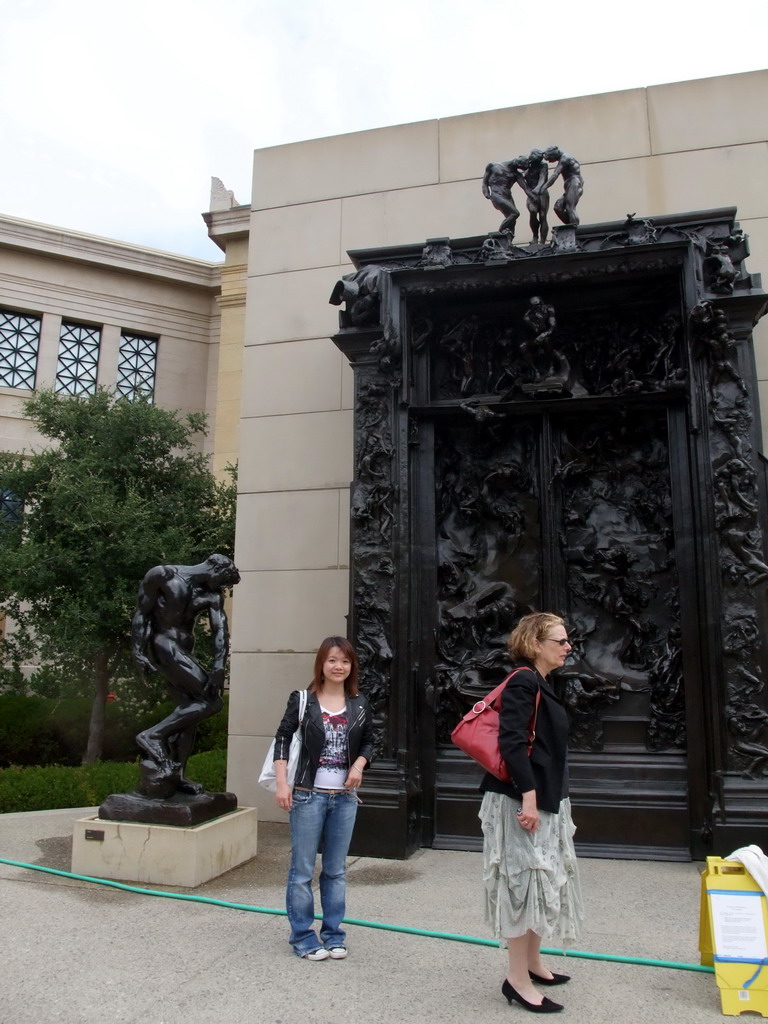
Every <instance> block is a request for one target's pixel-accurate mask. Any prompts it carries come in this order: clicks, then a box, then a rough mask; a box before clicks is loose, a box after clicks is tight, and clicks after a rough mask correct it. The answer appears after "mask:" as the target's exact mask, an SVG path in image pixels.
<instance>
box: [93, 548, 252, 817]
mask: <svg viewBox="0 0 768 1024" xmlns="http://www.w3.org/2000/svg"><path fill="white" fill-rule="evenodd" d="M239 581H240V573H239V572H238V571H237V568H236V566H235V564H234V562H232V560H231V559H230V558H227V557H226V556H225V555H218V554H214V555H211V556H210V557H209V558H207V559H206V560H205V561H204V562H201V563H200V564H198V565H156V566H154V568H152V569H150V570H149V572H148V573H147V574H146V576H145V577H144V579H143V581H142V583H141V586H140V587H139V603H138V607H137V609H136V612H135V613H134V616H133V625H132V652H133V657H134V661H135V662H136V664H137V665H138V667H139V669H140V670H141V672H142V673H144V674H147V673H150V672H160V673H162V675H163V676H164V677H165V680H166V683H167V685H168V689H169V691H170V693H171V696H172V697H173V698H174V700H176V701H178V704H177V706H176V708H174V710H173V711H172V712H171V713H170V714H169V715H166V717H165V718H163V719H162V720H161V721H159V722H158V723H157V724H156V725H153V726H151V727H150V728H149V729H145V730H144V731H143V732H140V733H139V734H138V736H137V737H136V743H137V744H138V746H139V747H140V748H141V749H142V751H143V752H144V753H145V754H146V755H147V757H146V758H145V759H144V760H143V761H142V762H141V765H140V779H139V785H138V787H137V791H136V792H134V793H123V794H112V795H111V796H109V797H107V799H106V800H105V801H104V803H103V804H102V805H101V807H100V808H99V817H100V818H107V819H110V820H113V821H143V822H149V823H152V824H164V825H196V824H200V823H201V822H203V821H208V820H210V819H211V818H215V817H218V816H219V815H221V814H226V813H227V812H228V811H232V810H235V808H236V806H237V798H236V797H235V796H234V794H232V793H206V792H205V791H204V788H203V786H202V785H200V784H199V783H196V782H193V781H192V780H190V779H188V778H187V777H186V774H185V768H186V764H187V759H188V758H189V755H190V754H191V753H192V747H193V745H194V741H195V731H196V729H197V726H198V724H199V723H200V722H202V721H204V720H205V719H206V718H210V717H211V716H212V715H215V714H217V713H218V712H219V711H221V708H222V706H223V705H222V698H221V692H222V689H223V685H224V670H225V666H226V659H227V654H228V647H229V633H228V628H227V617H226V614H225V612H224V591H225V589H226V588H228V587H232V586H234V585H235V584H236V583H239ZM203 612H207V613H208V622H209V626H210V630H211V638H212V641H213V650H214V660H213V666H212V668H211V670H210V672H207V671H206V670H205V669H204V668H203V667H202V666H201V665H200V664H199V663H198V662H197V661H196V660H195V658H194V657H193V650H194V646H195V639H194V628H195V622H196V620H197V618H198V616H199V615H200V614H202V613H203Z"/></svg>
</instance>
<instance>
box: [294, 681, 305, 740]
mask: <svg viewBox="0 0 768 1024" xmlns="http://www.w3.org/2000/svg"><path fill="white" fill-rule="evenodd" d="M306 710H307V691H306V690H299V724H298V726H297V727H296V731H297V732H298V734H299V737H301V730H302V727H303V725H304V714H305V713H306Z"/></svg>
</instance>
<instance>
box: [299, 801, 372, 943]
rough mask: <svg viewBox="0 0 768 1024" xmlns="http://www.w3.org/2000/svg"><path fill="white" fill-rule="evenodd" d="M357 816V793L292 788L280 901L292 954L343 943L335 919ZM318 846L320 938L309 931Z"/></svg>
mask: <svg viewBox="0 0 768 1024" xmlns="http://www.w3.org/2000/svg"><path fill="white" fill-rule="evenodd" d="M356 816H357V794H356V793H351V792H347V791H346V790H343V791H341V792H339V793H318V792H317V791H316V790H313V791H312V792H307V791H306V790H301V789H295V790H294V791H293V806H292V807H291V867H290V870H289V871H288V887H287V889H286V893H285V905H286V909H287V911H288V920H289V922H290V925H291V937H290V939H289V940H288V941H289V942H290V944H291V945H292V946H293V951H294V953H295V954H296V956H303V955H304V954H305V953H311V952H312V950H314V949H317V948H318V947H319V946H325V947H326V948H327V949H330V948H331V947H332V946H342V945H344V940H345V938H346V932H345V931H344V929H343V928H342V927H341V921H342V918H343V917H344V912H345V909H346V902H345V897H346V887H347V851H348V850H349V843H350V840H351V839H352V829H353V828H354V827H355V817H356ZM321 848H322V870H321V872H320V903H321V905H322V908H323V920H322V925H321V928H320V939H319V940H318V938H317V933H316V932H315V929H314V918H315V900H314V895H313V893H312V876H313V875H314V873H315V858H316V856H317V854H318V851H320V850H321Z"/></svg>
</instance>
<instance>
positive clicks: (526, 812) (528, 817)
mask: <svg viewBox="0 0 768 1024" xmlns="http://www.w3.org/2000/svg"><path fill="white" fill-rule="evenodd" d="M517 820H518V822H519V823H520V827H521V828H523V829H525V831H526V832H530V833H531V835H533V833H534V832H535V831H536V829H537V828H538V827H539V811H538V808H537V807H536V790H535V789H529V790H528V792H527V793H523V806H522V807H521V808H520V810H519V811H518V812H517Z"/></svg>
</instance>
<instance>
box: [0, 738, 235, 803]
mask: <svg viewBox="0 0 768 1024" xmlns="http://www.w3.org/2000/svg"><path fill="white" fill-rule="evenodd" d="M187 771H188V774H189V777H190V778H191V779H194V780H195V781H196V782H202V784H203V785H204V786H205V788H206V789H207V790H210V791H211V792H213V793H221V792H223V791H224V789H225V787H226V774H227V752H226V750H209V751H206V752H205V753H202V754H193V755H192V757H190V759H189V761H188V763H187ZM138 778H139V767H138V763H136V762H134V763H132V764H124V763H120V762H117V761H99V762H97V763H96V764H84V765H78V766H77V767H69V766H67V765H48V766H46V767H44V768H40V767H31V768H22V767H16V766H14V767H11V768H0V814H10V813H12V812H18V811H50V810H55V809H57V808H61V807H94V806H98V805H99V804H100V803H102V802H103V801H104V800H105V799H106V797H108V796H109V794H110V793H128V792H130V791H131V790H132V789H134V788H135V787H136V783H137V782H138Z"/></svg>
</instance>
